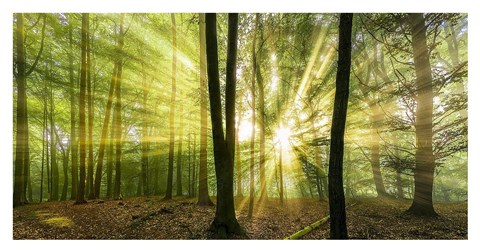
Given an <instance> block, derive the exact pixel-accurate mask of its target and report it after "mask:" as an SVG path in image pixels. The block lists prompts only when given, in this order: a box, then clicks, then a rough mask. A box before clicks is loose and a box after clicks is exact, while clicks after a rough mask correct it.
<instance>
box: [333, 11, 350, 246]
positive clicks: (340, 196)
mask: <svg viewBox="0 0 480 252" xmlns="http://www.w3.org/2000/svg"><path fill="white" fill-rule="evenodd" d="M352 19H353V14H351V13H342V14H340V26H339V41H338V67H337V76H336V91H335V101H334V107H333V118H332V128H331V133H330V135H331V142H330V160H329V172H328V192H329V199H330V201H329V208H330V218H331V221H330V238H331V239H348V234H347V222H346V211H345V195H344V192H343V151H344V139H343V138H344V134H345V123H346V119H347V107H348V95H349V82H350V66H351V50H352Z"/></svg>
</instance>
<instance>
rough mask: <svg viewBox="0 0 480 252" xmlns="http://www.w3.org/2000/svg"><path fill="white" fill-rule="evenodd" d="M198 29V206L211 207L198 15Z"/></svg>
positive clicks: (203, 56) (202, 18) (204, 69)
mask: <svg viewBox="0 0 480 252" xmlns="http://www.w3.org/2000/svg"><path fill="white" fill-rule="evenodd" d="M199 20H200V21H199V26H200V27H199V29H200V35H199V36H200V164H199V172H198V173H199V174H198V202H197V204H198V205H201V206H212V205H213V202H212V200H210V196H209V195H208V166H207V137H208V136H207V126H208V125H207V124H208V122H207V106H208V104H207V102H208V99H207V76H206V74H207V63H206V49H205V45H206V38H205V14H203V13H200V14H199Z"/></svg>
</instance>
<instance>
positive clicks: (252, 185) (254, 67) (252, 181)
mask: <svg viewBox="0 0 480 252" xmlns="http://www.w3.org/2000/svg"><path fill="white" fill-rule="evenodd" d="M254 29H255V30H254V31H253V40H252V80H251V83H252V85H251V88H250V92H251V94H252V101H251V106H252V133H251V135H250V169H249V171H250V198H249V201H248V217H249V218H251V217H252V214H253V201H254V198H255V172H254V169H255V122H256V120H257V118H256V115H255V112H256V111H255V110H256V108H255V73H256V72H257V55H256V53H257V51H256V49H255V48H256V43H257V33H258V14H257V15H256V16H255V28H254Z"/></svg>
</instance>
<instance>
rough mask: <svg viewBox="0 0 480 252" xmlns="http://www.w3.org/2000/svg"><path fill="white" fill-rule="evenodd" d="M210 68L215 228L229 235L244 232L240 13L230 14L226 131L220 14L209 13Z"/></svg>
mask: <svg viewBox="0 0 480 252" xmlns="http://www.w3.org/2000/svg"><path fill="white" fill-rule="evenodd" d="M205 19H206V32H205V34H206V44H207V72H208V89H209V96H210V116H211V121H212V134H213V150H214V159H215V174H216V177H217V207H216V211H215V219H214V220H213V222H212V225H211V229H212V230H213V231H214V232H215V233H216V234H217V235H218V236H219V238H226V237H227V234H229V233H237V234H238V233H243V230H242V228H241V227H240V225H239V224H238V222H237V219H236V217H235V207H234V200H233V162H234V156H233V155H234V151H235V82H236V73H235V69H236V56H237V29H238V14H229V15H228V49H227V67H226V72H227V74H226V91H225V118H226V137H225V138H224V135H223V126H222V102H221V98H220V81H219V73H218V48H217V31H216V23H217V21H216V14H210V13H209V14H206V18H205Z"/></svg>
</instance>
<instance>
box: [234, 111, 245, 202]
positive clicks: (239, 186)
mask: <svg viewBox="0 0 480 252" xmlns="http://www.w3.org/2000/svg"><path fill="white" fill-rule="evenodd" d="M238 110H239V111H238V121H237V129H236V131H235V144H236V147H235V151H236V158H235V161H236V163H237V196H238V197H243V192H242V157H241V152H240V141H239V139H238V132H239V129H240V121H241V118H240V116H241V114H242V113H241V111H240V108H238Z"/></svg>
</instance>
